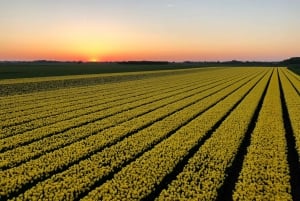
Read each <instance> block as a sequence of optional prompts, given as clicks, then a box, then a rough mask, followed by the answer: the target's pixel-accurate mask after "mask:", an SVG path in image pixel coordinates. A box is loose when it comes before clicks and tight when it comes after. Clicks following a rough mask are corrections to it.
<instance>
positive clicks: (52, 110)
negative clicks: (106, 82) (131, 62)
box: [0, 76, 213, 139]
mask: <svg viewBox="0 0 300 201" xmlns="http://www.w3.org/2000/svg"><path fill="white" fill-rule="evenodd" d="M192 78H193V80H197V79H198V78H197V77H196V76H194V77H193V76H191V79H192ZM209 80H213V79H209ZM209 80H208V81H205V82H204V83H202V84H203V85H205V84H208V83H206V82H209ZM173 82H174V81H173ZM185 82H187V80H185ZM197 82H199V80H197ZM197 82H194V83H193V82H192V81H191V80H190V83H188V84H186V85H184V83H182V82H179V84H176V85H177V89H178V87H180V88H183V87H185V86H188V85H193V84H196V83H197ZM210 82H212V81H210ZM173 85H174V86H173ZM173 85H171V87H170V83H169V82H168V83H167V84H165V87H166V89H165V90H169V91H170V90H172V89H173V90H175V89H174V88H175V87H176V85H175V84H173ZM151 87H152V88H154V89H153V90H152V92H157V93H159V92H158V91H160V90H162V87H161V86H160V85H157V84H156V82H155V84H154V86H153V84H152V85H151ZM137 88H138V87H137ZM127 91H128V90H126V92H125V94H122V93H119V92H118V91H116V92H115V93H114V94H117V95H115V98H109V97H106V96H105V98H104V99H103V98H102V94H100V95H99V96H97V97H95V98H93V99H95V100H96V101H93V99H90V100H84V101H81V102H83V103H84V104H83V103H81V104H79V105H74V106H72V107H67V106H65V107H62V109H60V110H59V107H60V106H59V107H58V106H57V105H60V104H54V105H53V104H52V105H51V104H50V103H49V105H48V106H47V107H43V108H40V109H42V111H40V112H35V111H31V112H32V113H33V114H30V115H24V116H21V117H20V118H15V119H8V120H7V122H6V121H5V120H4V118H3V121H2V122H1V123H0V124H2V126H4V125H5V124H7V125H6V126H8V125H9V124H10V125H14V124H18V125H16V126H13V127H6V128H3V129H1V133H0V139H1V138H4V137H8V136H11V135H14V134H17V133H22V132H25V131H28V130H32V129H34V128H38V127H41V126H46V125H49V124H51V123H55V122H58V121H62V120H67V119H70V118H74V117H78V116H81V115H84V114H88V113H91V112H93V109H96V111H97V110H99V109H103V108H108V107H110V106H113V105H116V104H121V103H123V104H124V103H126V101H127V98H131V96H137V95H138V94H139V93H140V94H141V93H142V94H144V95H147V94H149V93H150V92H151V91H150V90H149V89H147V88H145V87H141V88H139V89H138V90H135V91H136V92H135V93H128V92H127ZM126 93H127V94H126ZM142 94H141V95H142ZM125 95H126V96H125ZM132 98H134V97H132ZM132 98H131V99H132ZM97 99H98V100H97ZM118 101H119V102H118ZM120 101H121V102H120ZM122 101H123V102H122ZM105 103H106V104H105ZM99 104H103V105H102V107H100V108H99V107H98V106H100V105H99ZM62 105H63V104H62ZM92 106H93V107H92ZM80 107H81V108H83V107H88V108H87V109H88V110H87V111H85V110H81V111H78V110H79V109H80ZM72 110H73V111H72ZM74 110H75V111H74ZM76 110H77V111H76ZM64 111H66V113H64ZM55 114H56V115H55ZM47 116H50V117H49V118H45V119H41V118H42V117H47ZM36 118H38V119H36ZM30 119H36V120H35V121H30ZM22 122H26V123H25V124H21V123H22Z"/></svg>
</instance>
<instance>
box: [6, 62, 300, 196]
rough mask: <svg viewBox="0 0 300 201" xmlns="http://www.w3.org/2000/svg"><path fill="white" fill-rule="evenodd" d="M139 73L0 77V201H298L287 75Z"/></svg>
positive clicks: (297, 114)
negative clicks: (101, 80) (102, 80)
mask: <svg viewBox="0 0 300 201" xmlns="http://www.w3.org/2000/svg"><path fill="white" fill-rule="evenodd" d="M175 72H176V73H175ZM125 74H126V73H125ZM148 74H149V73H148ZM148 74H147V76H144V74H143V73H142V72H140V73H139V74H138V76H137V78H136V79H133V78H132V77H134V76H135V74H133V75H132V73H131V74H130V76H131V77H130V79H127V78H126V79H120V81H117V80H116V79H117V78H116V79H115V77H113V75H112V78H109V79H110V80H114V82H105V83H99V82H98V83H93V84H85V85H82V84H78V85H77V84H72V86H70V87H67V86H64V87H61V86H62V85H63V83H66V81H65V80H70V79H71V78H72V76H71V78H66V77H63V76H62V77H59V76H57V77H55V78H51V79H49V78H47V77H46V78H30V79H26V78H19V79H12V80H0V88H1V86H2V87H3V88H2V90H0V120H1V121H0V200H1V201H2V200H84V201H89V200H144V201H146V200H157V201H158V200H170V201H173V200H217V201H221V200H234V201H238V200H280V201H285V200H288V201H292V200H300V165H299V164H300V158H299V156H300V76H299V75H297V74H295V73H293V72H291V71H290V70H288V69H287V68H285V67H276V68H275V67H223V68H202V69H200V68H199V69H197V68H195V69H191V70H185V71H178V70H177V71H176V70H170V72H165V73H158V74H157V76H155V72H153V73H151V75H150V74H149V75H148ZM118 76H120V77H122V73H120V75H118ZM87 77H89V76H88V75H84V76H82V78H81V77H80V76H76V80H77V79H78V80H81V82H83V81H82V80H85V79H87ZM95 77H96V78H97V75H93V79H95ZM97 79H98V78H97ZM53 80H54V81H55V82H54V81H53ZM76 80H75V81H76ZM75 81H74V82H75ZM58 82H59V83H60V86H59V87H55V83H58ZM72 82H73V81H72ZM28 83H30V88H29V87H28V86H29V85H28ZM47 84H48V85H50V84H52V85H51V88H47V87H44V86H43V85H47ZM14 86H18V90H19V91H16V93H15V92H13V90H14ZM34 86H38V87H39V88H43V90H34ZM4 87H5V88H4ZM22 87H23V88H22ZM21 89H22V90H24V93H22V90H21ZM5 90H10V91H5ZM16 90H17V89H16Z"/></svg>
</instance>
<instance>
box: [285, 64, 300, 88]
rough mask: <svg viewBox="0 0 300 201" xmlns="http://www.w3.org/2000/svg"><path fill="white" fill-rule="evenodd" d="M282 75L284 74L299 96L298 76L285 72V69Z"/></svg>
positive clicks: (299, 80) (299, 84)
mask: <svg viewBox="0 0 300 201" xmlns="http://www.w3.org/2000/svg"><path fill="white" fill-rule="evenodd" d="M284 74H286V76H287V77H288V78H289V79H290V80H291V82H292V83H293V84H294V86H295V88H296V90H297V91H298V94H299V93H300V76H299V75H297V74H295V73H294V72H292V71H290V70H287V69H286V70H285V71H284Z"/></svg>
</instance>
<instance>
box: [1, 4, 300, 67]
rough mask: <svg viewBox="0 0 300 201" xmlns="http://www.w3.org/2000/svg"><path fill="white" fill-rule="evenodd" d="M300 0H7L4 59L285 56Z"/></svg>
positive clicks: (294, 50) (295, 46) (299, 28)
mask: <svg viewBox="0 0 300 201" xmlns="http://www.w3.org/2000/svg"><path fill="white" fill-rule="evenodd" d="M299 11H300V1H299V0H1V1H0V27H1V30H0V60H37V59H47V60H83V61H92V60H95V61H96V60H97V61H115V60H169V61H185V60H194V61H195V60H197V61H199V60H203V61H204V60H206V61H211V60H221V61H224V60H232V59H238V60H266V61H272V60H282V59H285V58H288V57H293V56H300V12H299Z"/></svg>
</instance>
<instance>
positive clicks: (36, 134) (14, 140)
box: [0, 83, 218, 150]
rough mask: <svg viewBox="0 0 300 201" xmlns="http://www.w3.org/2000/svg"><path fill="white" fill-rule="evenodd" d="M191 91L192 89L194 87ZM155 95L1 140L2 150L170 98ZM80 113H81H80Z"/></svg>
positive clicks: (0, 147)
mask: <svg viewBox="0 0 300 201" xmlns="http://www.w3.org/2000/svg"><path fill="white" fill-rule="evenodd" d="M200 87H202V88H203V90H205V89H209V88H210V87H218V83H213V84H211V85H209V84H208V85H207V86H202V85H200ZM190 89H192V87H191V88H190ZM153 93H154V95H152V94H147V93H146V95H144V96H145V97H144V98H143V99H141V97H139V98H140V99H139V98H138V97H134V99H133V101H131V102H130V101H129V99H124V100H123V101H122V103H124V102H125V103H126V102H128V101H129V102H128V103H126V104H123V105H122V104H119V105H117V106H115V107H112V108H106V109H103V110H100V111H97V112H93V113H90V114H86V115H83V116H79V117H76V118H73V119H68V120H65V121H59V122H57V123H54V124H50V125H48V126H43V127H39V128H37V129H34V130H30V131H27V132H24V133H22V134H20V135H14V136H11V137H9V138H5V139H0V150H7V149H12V148H15V147H17V146H19V145H22V144H24V143H29V142H32V141H36V140H39V139H42V138H44V137H48V136H51V135H53V134H59V133H60V132H63V131H65V130H67V129H71V128H74V127H78V126H80V125H82V124H87V123H89V122H94V121H95V119H101V118H102V119H103V118H107V117H109V116H112V115H115V114H118V113H120V112H123V111H127V110H130V109H133V108H136V107H138V106H142V105H144V104H147V103H151V102H153V101H155V100H160V99H161V98H162V97H164V96H168V94H166V95H165V94H162V93H161V92H160V91H157V92H153ZM171 93H173V95H174V94H175V93H177V92H176V91H175V92H171ZM78 112H80V111H78ZM73 113H75V112H73ZM62 118H63V116H62ZM42 122H43V123H44V124H46V123H47V122H46V121H45V120H43V121H42ZM87 125H89V124H87ZM79 128H80V127H79Z"/></svg>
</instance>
